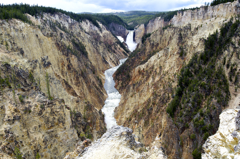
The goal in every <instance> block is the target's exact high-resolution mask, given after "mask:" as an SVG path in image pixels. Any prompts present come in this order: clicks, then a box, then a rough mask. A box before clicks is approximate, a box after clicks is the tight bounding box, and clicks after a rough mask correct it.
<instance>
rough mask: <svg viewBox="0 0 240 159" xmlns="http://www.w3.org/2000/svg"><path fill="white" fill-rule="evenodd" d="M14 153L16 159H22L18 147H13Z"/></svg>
mask: <svg viewBox="0 0 240 159" xmlns="http://www.w3.org/2000/svg"><path fill="white" fill-rule="evenodd" d="M14 154H15V157H16V158H17V159H22V154H21V152H20V150H19V148H18V147H15V148H14Z"/></svg>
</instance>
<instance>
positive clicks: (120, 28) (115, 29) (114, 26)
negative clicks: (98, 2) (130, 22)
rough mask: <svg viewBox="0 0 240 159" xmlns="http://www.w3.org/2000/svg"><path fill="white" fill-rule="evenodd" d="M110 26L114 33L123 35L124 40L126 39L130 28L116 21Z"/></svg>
mask: <svg viewBox="0 0 240 159" xmlns="http://www.w3.org/2000/svg"><path fill="white" fill-rule="evenodd" d="M108 28H109V30H110V31H111V32H112V33H113V34H114V35H116V36H121V37H122V38H123V39H124V41H126V38H127V35H128V30H127V29H126V28H125V27H124V26H122V25H119V24H116V23H111V24H110V25H109V26H108Z"/></svg>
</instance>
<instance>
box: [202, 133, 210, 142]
mask: <svg viewBox="0 0 240 159" xmlns="http://www.w3.org/2000/svg"><path fill="white" fill-rule="evenodd" d="M208 137H209V133H208V132H206V133H204V136H203V140H204V141H205V140H207V138H208Z"/></svg>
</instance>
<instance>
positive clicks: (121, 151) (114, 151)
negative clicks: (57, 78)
mask: <svg viewBox="0 0 240 159" xmlns="http://www.w3.org/2000/svg"><path fill="white" fill-rule="evenodd" d="M157 142H159V141H158V139H156V143H154V146H153V148H152V149H151V150H150V151H149V152H147V150H146V148H144V147H143V145H142V144H141V143H140V142H136V141H135V139H134V136H133V134H132V130H131V129H129V128H126V127H122V126H114V127H112V128H111V129H109V130H108V131H107V132H106V133H105V134H104V135H103V136H102V137H101V138H100V139H98V140H97V141H95V142H94V143H92V145H90V146H88V147H85V146H84V145H86V143H88V141H84V142H83V143H81V144H80V146H78V147H77V149H76V151H75V152H73V153H69V154H68V155H67V156H66V157H65V159H73V158H78V159H96V158H98V159H106V158H108V159H123V158H131V159H141V158H149V159H166V158H167V157H166V156H165V155H164V152H163V151H162V148H161V147H159V145H158V143H157Z"/></svg>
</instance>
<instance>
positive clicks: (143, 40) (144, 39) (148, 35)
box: [142, 33, 151, 43]
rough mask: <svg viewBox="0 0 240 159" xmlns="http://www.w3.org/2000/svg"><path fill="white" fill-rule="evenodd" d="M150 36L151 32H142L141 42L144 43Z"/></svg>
mask: <svg viewBox="0 0 240 159" xmlns="http://www.w3.org/2000/svg"><path fill="white" fill-rule="evenodd" d="M150 36H151V33H148V34H144V35H143V37H142V43H144V42H145V41H146V39H147V38H148V37H150Z"/></svg>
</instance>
